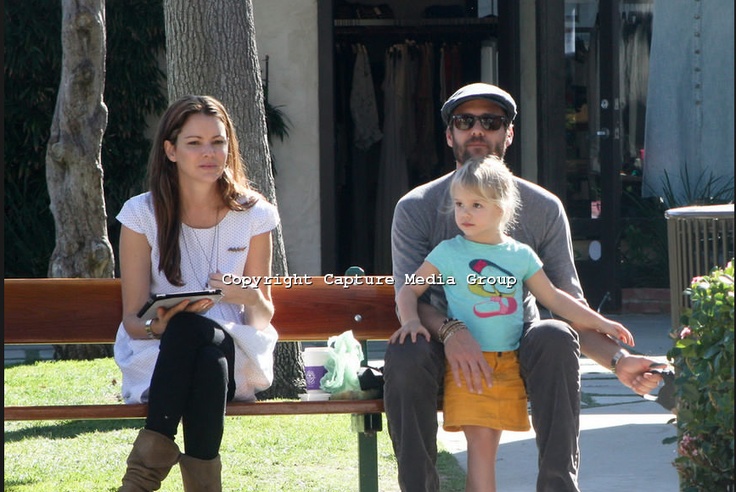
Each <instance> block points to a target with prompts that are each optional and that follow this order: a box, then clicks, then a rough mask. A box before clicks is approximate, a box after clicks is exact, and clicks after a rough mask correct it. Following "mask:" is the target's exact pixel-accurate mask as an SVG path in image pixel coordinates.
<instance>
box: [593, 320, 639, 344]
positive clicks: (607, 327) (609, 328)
mask: <svg viewBox="0 0 736 492" xmlns="http://www.w3.org/2000/svg"><path fill="white" fill-rule="evenodd" d="M597 331H598V332H599V333H603V334H604V335H608V336H610V337H612V338H615V339H616V340H619V341H621V342H624V343H625V344H626V345H629V346H631V347H633V346H634V335H632V334H631V332H630V331H629V330H627V329H626V327H625V326H624V325H622V324H621V323H618V322H616V321H610V320H609V321H607V322H606V323H604V324H602V325H601V326H599V327H598V328H597Z"/></svg>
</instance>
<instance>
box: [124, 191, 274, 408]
mask: <svg viewBox="0 0 736 492" xmlns="http://www.w3.org/2000/svg"><path fill="white" fill-rule="evenodd" d="M117 219H118V220H119V221H120V222H121V223H122V224H123V225H124V226H126V227H128V228H129V229H131V230H132V231H135V232H137V233H140V234H143V235H145V236H146V239H147V240H148V244H149V246H150V247H151V294H170V293H175V292H187V291H195V290H202V289H204V288H205V287H206V285H207V280H208V277H209V274H210V273H212V272H215V271H220V272H222V273H232V274H233V275H236V276H241V275H242V274H243V268H244V267H245V261H246V259H247V258H248V249H249V247H250V240H251V238H252V237H253V236H256V235H258V234H262V233H264V232H268V231H270V230H272V229H274V228H275V227H276V226H277V225H278V223H279V215H278V211H277V210H276V207H274V206H273V205H271V204H270V203H268V202H267V201H266V200H265V199H263V198H261V199H259V200H258V201H257V202H256V203H255V205H253V206H252V207H251V208H249V209H247V210H244V211H241V212H237V211H233V210H230V211H228V213H227V214H226V215H225V217H224V218H223V219H222V220H221V221H220V223H219V224H218V225H217V226H215V227H210V228H208V229H195V228H192V227H189V226H187V225H184V224H182V231H181V236H180V238H179V247H180V249H181V276H182V279H183V280H184V281H185V282H186V284H185V285H183V286H181V287H177V286H175V285H172V284H170V283H169V281H168V280H167V279H166V275H164V273H163V272H162V271H159V269H158V264H159V258H160V252H159V248H158V233H157V230H156V217H155V214H154V210H153V200H152V198H151V194H150V192H149V193H143V194H141V195H138V196H134V197H133V198H130V199H129V200H128V201H126V202H125V204H124V205H123V208H122V210H121V211H120V213H119V214H118V216H117ZM205 316H207V317H208V318H211V319H212V320H214V321H216V322H217V323H218V324H219V325H220V326H221V327H222V328H223V329H225V331H227V333H229V334H230V336H232V337H233V340H234V342H235V368H234V370H235V385H236V388H235V400H241V401H248V400H254V399H255V393H257V392H258V391H263V390H264V389H266V388H268V387H269V386H270V385H271V383H272V382H273V349H274V347H275V345H276V340H277V339H278V334H277V333H276V330H275V329H274V327H273V326H271V325H269V326H268V327H267V328H266V329H264V330H261V331H259V330H256V329H255V328H253V327H252V326H249V325H248V320H247V314H246V309H245V307H244V306H243V305H242V304H230V303H225V302H222V301H220V302H218V303H217V304H215V305H214V306H213V307H212V309H210V310H209V311H208V312H207V313H206V314H205ZM158 349H159V340H155V339H154V340H147V339H133V338H131V337H130V335H129V334H128V332H127V331H126V330H125V328H124V327H123V324H122V323H120V326H119V328H118V332H117V336H116V338H115V346H114V351H115V362H116V363H117V364H118V366H119V367H120V370H121V371H122V373H123V388H122V396H123V400H124V401H125V402H126V403H145V402H147V401H148V388H149V386H150V383H151V375H152V374H153V367H154V365H155V364H156V359H157V358H158Z"/></svg>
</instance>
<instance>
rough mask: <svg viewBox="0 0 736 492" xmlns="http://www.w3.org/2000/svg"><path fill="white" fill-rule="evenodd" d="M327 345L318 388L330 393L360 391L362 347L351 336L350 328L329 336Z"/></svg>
mask: <svg viewBox="0 0 736 492" xmlns="http://www.w3.org/2000/svg"><path fill="white" fill-rule="evenodd" d="M327 346H328V347H329V348H330V349H331V350H330V351H329V356H328V359H327V362H326V363H325V369H327V373H326V374H325V375H324V376H322V379H321V380H320V388H322V389H323V390H324V391H326V392H328V393H332V394H337V393H344V392H353V391H360V381H359V380H358V371H360V362H361V361H362V360H363V349H362V348H361V346H360V342H359V341H358V340H356V339H355V337H354V336H353V332H352V330H348V331H346V332H344V333H342V334H341V335H338V336H335V337H330V339H329V340H327Z"/></svg>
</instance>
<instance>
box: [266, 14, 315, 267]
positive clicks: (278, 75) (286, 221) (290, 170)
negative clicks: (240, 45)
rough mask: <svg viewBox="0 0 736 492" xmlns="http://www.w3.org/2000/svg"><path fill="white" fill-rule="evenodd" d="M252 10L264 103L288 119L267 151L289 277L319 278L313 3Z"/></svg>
mask: <svg viewBox="0 0 736 492" xmlns="http://www.w3.org/2000/svg"><path fill="white" fill-rule="evenodd" d="M253 11H254V17H255V28H256V43H257V45H258V57H259V58H260V59H261V60H263V59H264V58H265V57H266V55H268V56H269V74H268V78H269V85H268V87H269V91H268V92H269V95H268V99H269V102H270V103H271V104H273V105H274V106H283V107H282V108H281V109H282V111H283V112H284V113H285V114H286V115H287V116H288V117H289V119H290V121H291V129H290V131H289V137H287V138H286V140H284V142H280V141H279V140H278V139H276V140H275V141H274V142H273V147H272V150H273V158H274V164H275V167H276V197H277V200H278V206H279V212H280V214H281V223H282V228H283V233H284V242H285V245H286V258H287V261H288V264H289V273H292V274H299V275H302V274H306V275H318V274H320V273H322V272H321V261H320V258H321V256H320V208H319V191H320V190H319V162H320V161H319V125H318V115H319V106H318V91H317V89H318V87H317V85H318V75H319V74H318V71H317V0H288V1H285V0H253ZM264 76H265V74H264Z"/></svg>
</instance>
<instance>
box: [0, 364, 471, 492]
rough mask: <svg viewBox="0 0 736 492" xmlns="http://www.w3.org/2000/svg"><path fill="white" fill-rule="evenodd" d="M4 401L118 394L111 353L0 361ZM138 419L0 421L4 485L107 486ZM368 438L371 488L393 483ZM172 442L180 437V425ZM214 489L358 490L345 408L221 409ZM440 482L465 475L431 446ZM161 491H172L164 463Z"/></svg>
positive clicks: (383, 454)
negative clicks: (373, 458) (226, 414)
mask: <svg viewBox="0 0 736 492" xmlns="http://www.w3.org/2000/svg"><path fill="white" fill-rule="evenodd" d="M4 383H5V385H4V392H5V394H4V396H5V405H30V404H34V402H35V403H41V402H43V403H53V404H58V405H62V404H89V403H100V402H115V401H118V400H119V393H120V371H119V370H118V368H117V366H116V365H115V362H114V361H113V360H112V359H98V360H94V361H53V362H48V361H46V362H37V363H35V364H31V365H19V366H14V367H6V368H5V371H4ZM142 425H143V421H142V420H105V421H41V422H5V427H4V444H5V453H4V458H5V459H4V470H5V482H4V485H5V486H4V490H5V491H16V492H30V491H33V492H42V491H49V492H51V491H53V492H62V491H115V490H117V488H118V487H119V485H120V479H121V477H122V476H123V473H124V471H125V459H126V458H127V456H128V453H129V452H130V448H131V445H132V443H133V441H134V439H135V436H136V435H137V433H138V430H139V429H140V428H141V427H142ZM383 427H384V431H383V432H379V434H378V435H379V438H378V459H379V462H378V470H379V487H380V490H381V491H385V492H391V491H398V490H399V487H398V485H397V482H396V460H395V458H394V454H393V450H392V448H391V441H390V439H389V437H388V432H387V431H386V428H387V426H386V421H385V416H384V423H383ZM177 441H178V442H179V443H181V430H180V432H179V436H178V437H177ZM221 455H222V461H223V472H222V474H223V490H226V491H258V492H261V491H264V492H270V491H274V492H276V491H279V492H281V491H300V492H311V491H320V492H322V491H325V492H327V491H335V492H338V491H339V492H345V491H352V490H358V447H357V436H356V434H355V433H353V432H351V430H350V416H349V415H294V416H268V417H264V416H252V417H231V418H227V419H226V421H225V436H224V439H223V443H222V449H221ZM438 466H439V469H440V474H441V477H442V482H443V485H442V490H443V491H448V492H453V491H462V490H464V485H465V474H464V472H463V470H462V469H461V468H460V466H459V465H458V464H457V462H456V461H455V459H454V458H453V456H452V455H451V454H449V453H448V452H446V451H444V450H442V449H441V452H440V456H439V464H438ZM161 490H162V491H181V490H182V484H181V477H180V475H179V470H178V467H174V468H173V469H172V471H171V473H170V475H169V476H168V478H167V479H166V480H165V481H164V483H163V486H162V488H161Z"/></svg>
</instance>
